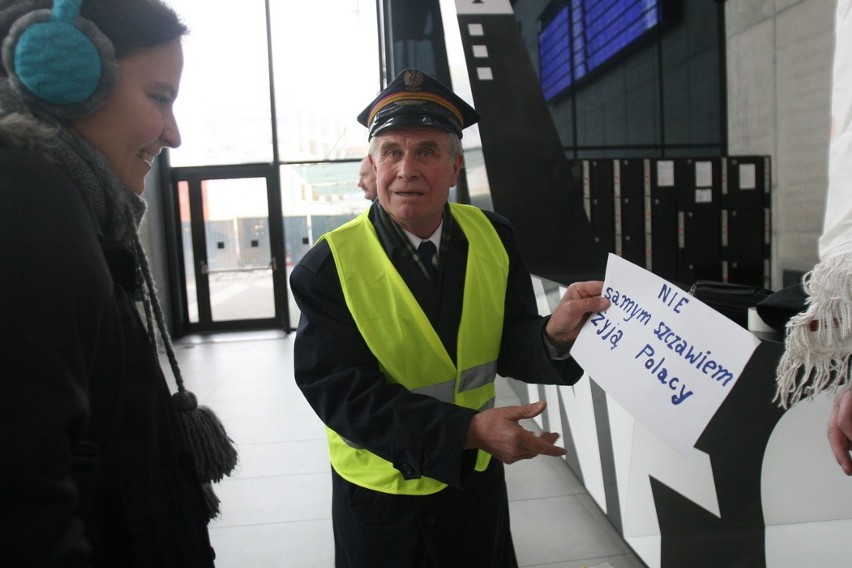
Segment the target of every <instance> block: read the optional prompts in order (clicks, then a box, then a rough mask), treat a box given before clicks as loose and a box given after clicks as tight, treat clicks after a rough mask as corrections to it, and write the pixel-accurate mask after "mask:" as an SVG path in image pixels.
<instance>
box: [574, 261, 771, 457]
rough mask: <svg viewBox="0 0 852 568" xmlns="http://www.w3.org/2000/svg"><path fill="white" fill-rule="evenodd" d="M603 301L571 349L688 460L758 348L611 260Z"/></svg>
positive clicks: (672, 289)
mask: <svg viewBox="0 0 852 568" xmlns="http://www.w3.org/2000/svg"><path fill="white" fill-rule="evenodd" d="M603 295H604V297H606V298H607V299H608V300H609V301H610V307H609V308H608V309H607V310H606V311H604V312H600V313H597V314H593V315H592V316H591V317H590V318H589V321H588V322H586V325H585V326H584V327H583V329H582V330H581V332H580V335H579V337H577V341H576V342H575V343H574V346H573V347H572V348H571V355H572V356H573V357H574V359H576V361H577V362H578V363H579V364H580V366H581V367H583V369H584V370H585V371H586V373H588V375H589V376H590V377H591V378H592V379H594V381H595V382H596V383H598V384H599V385H600V386H601V388H603V389H604V390H605V391H606V392H607V394H608V395H610V396H611V397H612V398H614V399H615V400H616V401H617V402H618V403H619V404H620V405H621V406H623V407H624V409H625V410H627V411H628V412H630V413H631V414H632V415H633V417H634V418H635V419H636V420H637V421H639V422H640V423H642V424H644V425H645V427H647V428H648V429H649V430H650V431H651V432H653V433H654V434H656V435H657V436H658V437H659V438H660V439H661V440H663V441H664V442H666V443H667V444H668V445H670V446H671V447H672V448H674V449H675V450H677V451H678V452H680V453H681V454H686V453H687V452H688V451H689V449H690V448H692V447H693V446H694V445H695V442H696V440H698V437H699V436H700V435H701V433H702V432H703V431H704V428H705V427H706V426H707V423H708V422H710V419H711V418H712V417H713V415H714V414H715V413H716V411H717V410H718V409H719V406H721V404H722V402H723V401H724V400H725V397H726V396H728V393H729V392H731V389H732V388H733V387H734V384H735V383H736V381H737V379H738V378H739V376H740V374H741V373H742V371H743V368H744V367H745V365H746V363H747V362H748V360H749V358H750V357H751V355H752V353H753V352H754V350H755V349H756V348H757V346H758V344H759V340H758V339H757V338H756V337H754V336H753V335H752V334H751V333H750V332H749V331H747V330H746V329H744V328H742V327H741V326H739V325H737V324H736V323H734V322H733V321H731V320H729V319H728V318H726V317H725V316H723V315H722V314H720V313H719V312H717V311H716V310H714V309H713V308H711V307H709V306H707V305H706V304H704V303H702V302H701V301H700V300H698V299H697V298H695V297H694V296H690V295H689V294H687V293H686V292H685V291H683V290H681V289H680V288H678V287H677V286H674V285H673V284H670V283H668V282H666V281H665V280H663V279H662V278H660V277H659V276H657V275H655V274H652V273H651V272H648V271H647V270H644V269H642V268H640V267H638V266H636V265H635V264H632V263H630V262H628V261H626V260H624V259H623V258H621V257H619V256H616V255H614V254H610V255H609V260H608V261H607V267H606V279H605V282H604V289H603Z"/></svg>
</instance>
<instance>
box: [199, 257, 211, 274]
mask: <svg viewBox="0 0 852 568" xmlns="http://www.w3.org/2000/svg"><path fill="white" fill-rule="evenodd" d="M200 264H201V274H210V269H209V268H208V267H207V261H206V260H202V261H201V263H200Z"/></svg>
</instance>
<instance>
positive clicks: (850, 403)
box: [828, 390, 852, 475]
mask: <svg viewBox="0 0 852 568" xmlns="http://www.w3.org/2000/svg"><path fill="white" fill-rule="evenodd" d="M828 442H829V444H831V451H832V452H834V458H835V459H836V460H837V463H838V464H839V465H840V468H841V469H842V470H843V473H845V474H846V475H852V457H850V455H849V451H850V450H852V391H850V390H845V391H843V392H842V393H840V394H839V395H837V397H836V398H835V399H834V405H833V407H832V409H831V418H829V420H828Z"/></svg>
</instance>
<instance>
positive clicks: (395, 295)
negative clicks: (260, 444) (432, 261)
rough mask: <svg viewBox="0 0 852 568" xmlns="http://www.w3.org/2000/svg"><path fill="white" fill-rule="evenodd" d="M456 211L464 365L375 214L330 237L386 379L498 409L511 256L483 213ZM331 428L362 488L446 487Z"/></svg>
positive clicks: (349, 300)
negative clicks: (463, 242)
mask: <svg viewBox="0 0 852 568" xmlns="http://www.w3.org/2000/svg"><path fill="white" fill-rule="evenodd" d="M450 211H451V213H452V216H453V218H454V220H455V221H456V223H457V224H458V226H459V227H460V228H461V230H462V232H464V234H465V237H466V238H467V240H468V243H469V247H468V248H469V250H468V258H467V267H466V273H465V286H464V292H463V293H464V305H463V308H462V314H461V321H460V323H459V334H458V338H457V354H456V357H457V363H458V367H456V365H454V364H453V361H452V359H451V358H450V356H449V354H447V351H446V349H444V346H443V344H442V343H441V340H440V338H439V337H438V334H437V333H436V332H435V330H434V329H433V328H432V325H431V324H430V323H429V319H428V318H427V317H426V314H425V313H423V310H422V309H421V308H420V305H419V304H418V303H417V300H416V299H415V298H414V296H413V295H412V294H411V291H410V290H409V289H408V286H407V285H406V284H405V282H404V281H403V279H402V277H401V276H400V275H399V273H398V272H397V271H396V268H394V266H393V264H392V263H391V261H390V259H389V258H388V256H387V254H386V253H385V251H384V249H383V248H382V245H381V242H380V241H379V239H378V236H377V235H376V231H375V227H373V224H372V223H371V222H370V220H369V219H368V216H367V215H368V213H367V212H365V213H364V214H362V215H360V216H358V217H357V218H355V219H353V220H352V221H350V222H348V223H346V224H345V225H343V226H341V227H339V228H337V229H335V230H334V231H331V232H330V233H328V234H326V235H325V236H323V237H322V238H323V239H325V240H326V241H327V242H328V244H329V248H330V249H331V252H332V255H333V256H334V262H335V266H336V267H337V272H338V275H339V277H340V283H341V288H342V290H343V296H344V298H345V300H346V305H347V307H348V308H349V311H350V313H351V314H352V317H353V319H354V320H355V323H356V325H357V326H358V330H359V331H360V333H361V336H362V337H363V338H364V341H365V342H366V343H367V345H368V347H369V348H370V350H371V351H372V352H373V354H374V355H375V356H376V358H377V359H378V361H379V368H380V369H381V371H382V373H383V374H384V375H385V377H386V378H387V379H388V380H389V381H391V382H396V383H399V384H401V385H403V386H404V387H406V388H407V389H408V390H410V391H412V392H417V393H420V394H426V395H429V396H432V397H433V398H436V399H438V400H441V401H444V402H452V403H454V404H457V405H459V406H464V407H467V408H473V409H476V410H485V409H488V408H493V406H494V396H495V389H494V378H495V376H496V370H497V356H498V354H499V352H500V339H501V336H502V330H503V310H504V302H505V297H506V282H507V278H508V273H509V258H508V255H507V254H506V250H505V248H504V247H503V243H502V241H501V240H500V237H499V236H498V235H497V232H496V231H495V230H494V227H493V226H492V225H491V222H490V221H489V220H488V219H487V218H486V217H485V215H484V214H483V213H482V211H480V210H479V209H477V208H475V207H470V206H466V205H458V204H454V203H452V204H450ZM414 345H416V346H417V348H416V349H413V348H412V346H414ZM326 430H327V434H328V439H329V453H330V455H331V463H332V465H333V466H334V469H335V470H336V471H337V473H338V474H340V476H341V477H343V478H344V479H346V480H348V481H350V482H352V483H355V484H356V485H360V486H362V487H367V488H369V489H373V490H375V491H382V492H384V493H395V494H404V495H427V494H430V493H436V492H438V491H440V490H441V489H443V488H444V487H446V485H445V484H444V483H441V482H439V481H436V480H434V479H431V478H429V477H420V478H418V479H408V480H406V479H404V478H403V476H402V474H401V473H400V471H399V470H397V469H396V468H395V467H393V465H392V464H391V462H389V461H387V460H385V459H383V458H381V457H379V456H377V455H375V454H373V453H372V452H370V451H368V450H366V449H363V448H358V447H357V446H356V445H354V444H352V443H350V442H347V441H346V440H344V439H343V438H342V437H341V436H339V435H338V434H337V433H336V432H334V431H333V430H331V429H330V428H327V429H326ZM490 458H491V456H490V455H489V454H487V453H486V452H483V451H481V450H480V451H479V452H478V455H477V461H476V470H477V471H483V470H484V469H485V468H486V467H487V466H488V462H489V460H490Z"/></svg>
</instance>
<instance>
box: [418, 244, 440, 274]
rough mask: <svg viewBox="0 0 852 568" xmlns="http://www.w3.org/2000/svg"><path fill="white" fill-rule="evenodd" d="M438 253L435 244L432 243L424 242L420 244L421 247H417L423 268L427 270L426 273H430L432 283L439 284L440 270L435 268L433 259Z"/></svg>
mask: <svg viewBox="0 0 852 568" xmlns="http://www.w3.org/2000/svg"><path fill="white" fill-rule="evenodd" d="M436 252H438V251H437V249H436V248H435V243H433V242H432V241H423V242H422V243H420V246H418V247H417V255H418V256H420V262H422V263H423V267H424V268H426V272H428V273H429V278H431V279H432V282H436V283H437V282H438V269H437V268H436V267H435V263H434V261H433V258H434V257H435V253H436Z"/></svg>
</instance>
